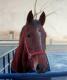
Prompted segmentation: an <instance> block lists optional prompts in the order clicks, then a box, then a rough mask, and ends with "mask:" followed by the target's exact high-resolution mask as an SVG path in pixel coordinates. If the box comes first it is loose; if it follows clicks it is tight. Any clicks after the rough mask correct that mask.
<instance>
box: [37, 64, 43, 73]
mask: <svg viewBox="0 0 67 80" xmlns="http://www.w3.org/2000/svg"><path fill="white" fill-rule="evenodd" d="M36 70H37V72H43V65H42V64H38V65H37V67H36Z"/></svg>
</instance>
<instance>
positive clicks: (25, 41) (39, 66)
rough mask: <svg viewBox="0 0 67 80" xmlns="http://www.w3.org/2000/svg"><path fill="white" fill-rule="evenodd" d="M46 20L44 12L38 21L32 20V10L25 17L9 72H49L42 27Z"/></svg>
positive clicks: (44, 33) (44, 34)
mask: <svg viewBox="0 0 67 80" xmlns="http://www.w3.org/2000/svg"><path fill="white" fill-rule="evenodd" d="M45 20H46V15H45V12H42V14H41V15H40V17H39V19H34V16H33V13H32V10H31V11H29V13H28V15H27V20H26V24H25V25H24V26H23V28H22V30H21V33H20V38H19V45H18V47H17V48H16V51H15V54H14V57H13V60H12V64H11V70H12V71H13V72H17V73H26V72H32V71H35V72H38V73H43V72H46V71H50V67H49V62H48V58H47V54H46V51H45V50H46V31H45V30H44V28H43V25H44V23H45ZM46 80H47V79H46Z"/></svg>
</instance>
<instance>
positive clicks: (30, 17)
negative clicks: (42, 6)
mask: <svg viewBox="0 0 67 80" xmlns="http://www.w3.org/2000/svg"><path fill="white" fill-rule="evenodd" d="M32 20H33V14H32V10H31V11H30V12H29V13H28V16H27V23H31V22H32Z"/></svg>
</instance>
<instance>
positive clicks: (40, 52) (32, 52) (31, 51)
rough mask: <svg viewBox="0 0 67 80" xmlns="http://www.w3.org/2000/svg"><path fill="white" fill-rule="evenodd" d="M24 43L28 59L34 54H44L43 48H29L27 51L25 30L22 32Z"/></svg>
mask: <svg viewBox="0 0 67 80" xmlns="http://www.w3.org/2000/svg"><path fill="white" fill-rule="evenodd" d="M24 44H25V47H26V50H27V54H28V59H31V58H32V57H33V56H35V55H41V54H44V51H43V50H38V51H33V50H30V51H29V44H28V43H27V38H26V30H25V32H24Z"/></svg>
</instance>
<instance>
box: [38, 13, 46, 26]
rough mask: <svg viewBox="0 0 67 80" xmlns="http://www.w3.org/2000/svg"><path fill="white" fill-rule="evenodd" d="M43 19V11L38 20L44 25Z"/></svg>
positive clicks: (44, 17) (44, 16)
mask: <svg viewBox="0 0 67 80" xmlns="http://www.w3.org/2000/svg"><path fill="white" fill-rule="evenodd" d="M45 19H46V15H45V13H44V12H43V13H42V14H41V15H40V18H39V21H40V23H41V25H44V23H45Z"/></svg>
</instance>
